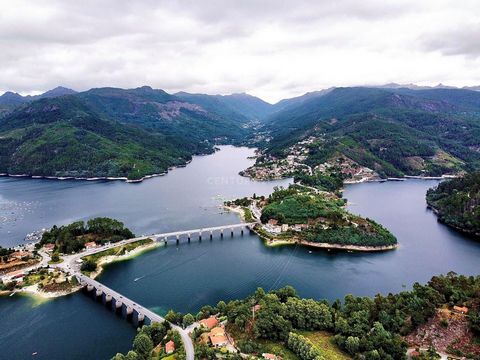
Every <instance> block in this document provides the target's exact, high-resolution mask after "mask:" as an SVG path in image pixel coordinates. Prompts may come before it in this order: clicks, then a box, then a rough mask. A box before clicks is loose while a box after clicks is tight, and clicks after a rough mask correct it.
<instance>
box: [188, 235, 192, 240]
mask: <svg viewBox="0 0 480 360" xmlns="http://www.w3.org/2000/svg"><path fill="white" fill-rule="evenodd" d="M191 238H192V237H191V235H190V234H188V242H190V239H191Z"/></svg>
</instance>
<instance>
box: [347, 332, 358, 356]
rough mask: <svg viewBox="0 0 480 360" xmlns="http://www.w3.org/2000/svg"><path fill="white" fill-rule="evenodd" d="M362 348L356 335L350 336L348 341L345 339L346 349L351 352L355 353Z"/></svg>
mask: <svg viewBox="0 0 480 360" xmlns="http://www.w3.org/2000/svg"><path fill="white" fill-rule="evenodd" d="M359 348H360V339H359V338H358V337H356V336H349V337H348V338H347V341H345V349H347V351H348V352H349V353H350V354H351V355H354V354H356V353H357V351H358V349H359Z"/></svg>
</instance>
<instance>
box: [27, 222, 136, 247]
mask: <svg viewBox="0 0 480 360" xmlns="http://www.w3.org/2000/svg"><path fill="white" fill-rule="evenodd" d="M133 237H135V235H134V234H133V233H132V232H131V231H130V230H129V229H128V228H126V227H125V226H124V225H123V223H122V222H120V221H118V220H115V219H110V218H106V217H97V218H94V219H90V220H88V221H87V222H86V223H85V222H84V221H76V222H73V223H71V224H69V225H63V226H59V227H58V226H56V225H54V226H53V227H52V228H51V229H50V230H49V231H47V232H45V233H44V234H43V236H42V239H41V240H40V242H39V243H38V244H36V246H37V247H42V246H43V245H45V244H55V248H54V251H55V252H60V253H64V254H70V253H72V252H78V251H80V250H82V249H83V248H84V247H85V243H87V242H91V241H94V242H95V243H97V244H105V243H107V242H118V241H121V240H124V239H130V238H133Z"/></svg>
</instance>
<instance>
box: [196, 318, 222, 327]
mask: <svg viewBox="0 0 480 360" xmlns="http://www.w3.org/2000/svg"><path fill="white" fill-rule="evenodd" d="M199 322H200V325H202V326H204V327H206V328H207V329H212V328H214V327H215V326H217V324H218V320H217V318H216V317H215V316H210V317H209V318H207V319H203V320H200V321H199Z"/></svg>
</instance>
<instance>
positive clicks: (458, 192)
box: [427, 171, 480, 238]
mask: <svg viewBox="0 0 480 360" xmlns="http://www.w3.org/2000/svg"><path fill="white" fill-rule="evenodd" d="M427 204H428V207H430V208H431V209H432V210H433V211H434V212H435V213H436V214H437V216H438V220H439V221H441V222H443V223H445V224H446V225H448V226H451V227H452V228H455V229H457V230H459V231H462V232H464V233H466V234H469V235H473V236H475V237H478V238H480V172H478V171H477V172H472V173H469V174H466V175H465V176H463V177H460V178H456V179H452V180H449V181H445V182H442V183H440V184H439V185H438V186H437V187H436V188H433V189H430V190H428V192H427Z"/></svg>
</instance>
